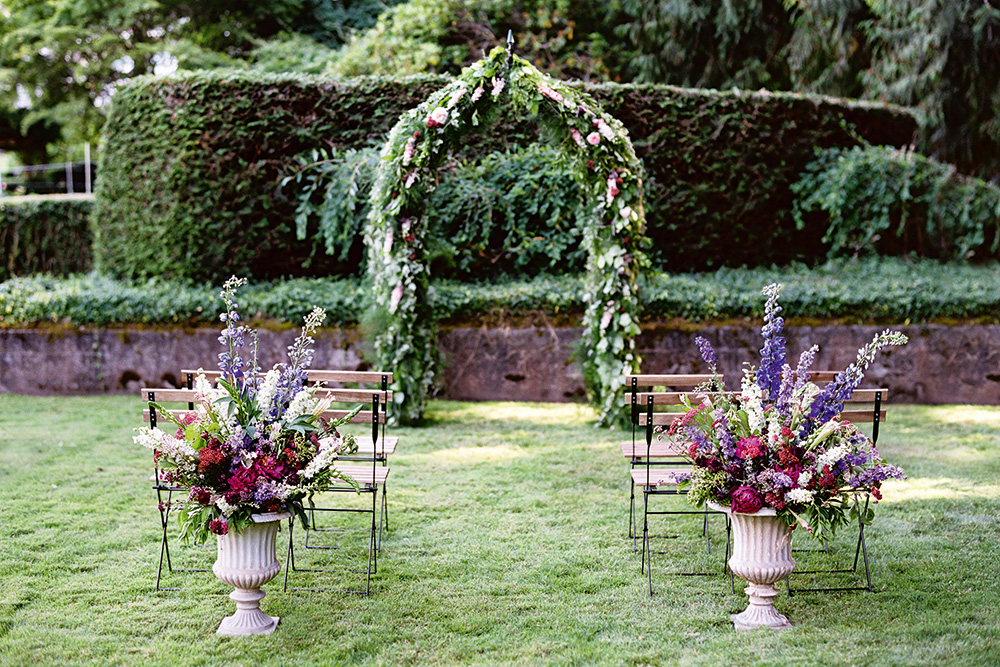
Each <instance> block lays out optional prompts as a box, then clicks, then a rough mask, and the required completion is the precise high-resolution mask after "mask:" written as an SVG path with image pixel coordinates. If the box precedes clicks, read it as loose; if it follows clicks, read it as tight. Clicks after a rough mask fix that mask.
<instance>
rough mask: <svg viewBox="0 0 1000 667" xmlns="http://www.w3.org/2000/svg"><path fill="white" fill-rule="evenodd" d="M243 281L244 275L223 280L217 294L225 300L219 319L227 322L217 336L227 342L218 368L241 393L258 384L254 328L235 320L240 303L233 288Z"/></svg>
mask: <svg viewBox="0 0 1000 667" xmlns="http://www.w3.org/2000/svg"><path fill="white" fill-rule="evenodd" d="M246 283H247V281H246V278H237V277H236V276H233V277H232V278H230V279H229V280H227V281H226V282H225V284H224V285H223V286H222V293H221V294H220V296H221V297H222V300H223V302H225V304H226V312H225V313H223V314H222V315H220V316H219V319H220V320H221V321H223V322H225V323H226V327H225V329H223V330H222V334H221V335H220V336H219V342H220V343H222V344H223V345H225V346H226V349H225V351H224V352H221V353H220V354H219V370H220V371H222V376H223V377H224V378H225V379H226V381H227V382H229V383H230V384H231V385H232V386H233V387H234V388H235V389H236V390H237V391H238V392H239V393H240V394H243V395H246V394H247V393H248V392H251V391H253V390H254V389H255V388H256V387H257V385H258V378H257V376H258V374H259V370H260V369H259V367H258V366H257V332H256V331H252V330H249V329H248V328H247V327H245V326H242V325H239V324H238V323H239V321H240V313H239V304H238V303H236V290H238V289H239V288H240V287H242V286H243V285H246ZM248 333H249V338H250V346H249V347H250V351H249V352H250V353H249V355H248V358H247V359H246V360H244V359H243V356H242V355H241V354H240V350H242V349H243V348H245V347H247V341H246V338H245V336H246V335H247V334H248Z"/></svg>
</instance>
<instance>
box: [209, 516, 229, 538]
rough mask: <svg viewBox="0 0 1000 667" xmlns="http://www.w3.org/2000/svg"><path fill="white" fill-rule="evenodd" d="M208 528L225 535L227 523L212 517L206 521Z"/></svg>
mask: <svg viewBox="0 0 1000 667" xmlns="http://www.w3.org/2000/svg"><path fill="white" fill-rule="evenodd" d="M208 529H209V530H210V531H212V532H213V533H215V534H216V535H225V534H226V533H228V532H229V524H228V523H226V522H225V521H223V520H222V519H212V520H211V521H209V522H208Z"/></svg>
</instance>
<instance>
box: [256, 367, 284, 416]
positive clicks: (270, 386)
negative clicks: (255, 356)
mask: <svg viewBox="0 0 1000 667" xmlns="http://www.w3.org/2000/svg"><path fill="white" fill-rule="evenodd" d="M280 378H281V373H280V372H279V371H278V370H277V369H275V368H272V369H271V370H269V371H268V372H267V374H265V375H264V379H263V380H262V381H261V383H260V387H259V388H258V389H257V407H258V408H259V409H260V411H261V412H264V413H266V412H267V411H268V409H270V407H271V403H273V402H274V397H275V395H276V394H277V393H278V380H279V379H280Z"/></svg>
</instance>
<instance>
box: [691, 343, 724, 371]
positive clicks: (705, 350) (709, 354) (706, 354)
mask: <svg viewBox="0 0 1000 667" xmlns="http://www.w3.org/2000/svg"><path fill="white" fill-rule="evenodd" d="M694 342H695V344H696V345H697V346H698V350H699V351H700V352H701V358H702V359H704V360H705V363H706V364H708V365H709V366H710V367H711V369H712V372H713V373H714V372H715V365H716V364H717V363H719V358H718V357H716V356H715V350H713V349H712V344H711V343H709V342H708V340H706V339H705V338H702V337H701V336H698V337H697V338H695V339H694Z"/></svg>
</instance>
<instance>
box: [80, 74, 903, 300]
mask: <svg viewBox="0 0 1000 667" xmlns="http://www.w3.org/2000/svg"><path fill="white" fill-rule="evenodd" d="M446 81H447V80H446V79H444V78H441V77H427V76H423V77H416V78H402V79H384V78H361V79H354V80H349V81H333V80H330V79H323V78H317V77H308V76H302V75H274V74H260V73H248V72H239V73H236V72H230V73H218V72H201V73H192V74H185V75H179V76H175V77H171V78H140V79H137V80H135V81H133V82H132V83H131V84H129V85H128V86H125V87H123V88H122V89H121V90H119V91H118V92H117V93H116V94H115V98H114V105H113V108H112V110H111V113H110V116H109V119H108V122H107V125H106V128H105V135H104V149H103V152H102V160H101V164H100V169H101V172H100V174H101V177H100V179H99V182H98V188H97V196H98V200H97V205H96V206H95V212H94V215H95V220H96V222H97V226H96V228H97V232H96V239H95V258H96V262H97V265H98V266H99V267H100V268H101V269H103V270H105V271H108V272H111V273H113V274H115V275H118V276H121V277H128V278H146V277H151V276H164V277H169V278H176V279H182V280H187V281H199V280H208V279H215V278H218V277H220V276H225V275H228V274H230V273H239V274H241V275H252V276H255V277H257V278H262V279H269V278H276V277H280V276H306V275H316V276H324V275H348V274H357V273H358V268H359V267H358V266H357V263H356V262H354V263H353V264H352V263H350V262H347V263H345V262H343V261H341V260H340V259H339V253H336V252H334V253H332V254H328V253H326V252H324V251H325V248H320V249H316V248H315V246H316V241H315V240H311V239H310V240H306V241H299V240H297V239H296V237H295V224H294V210H295V204H296V201H295V199H296V196H295V195H296V193H295V192H290V191H289V189H288V188H286V189H282V188H281V187H280V183H281V182H282V181H283V180H284V179H287V178H288V177H289V176H294V174H295V173H296V170H298V169H300V168H301V165H300V164H299V162H298V161H297V156H300V155H301V154H303V153H305V152H306V151H308V150H311V149H316V148H322V149H330V150H346V149H351V148H354V149H357V148H363V147H368V146H373V145H379V144H381V142H382V141H383V140H384V139H385V136H386V134H387V132H388V130H389V128H390V127H391V126H392V124H393V123H394V122H395V121H396V119H397V118H398V116H399V114H401V113H402V112H404V111H406V110H407V109H410V108H412V107H414V106H416V105H417V104H418V103H419V102H421V101H423V100H424V99H425V98H426V97H427V96H428V95H429V94H430V93H432V92H433V91H434V90H437V89H438V88H440V87H442V86H443V85H444V84H445V83H446ZM580 85H583V84H580ZM586 88H587V92H588V93H589V94H590V95H592V96H594V97H595V98H597V99H598V100H599V102H600V103H601V104H602V105H603V106H604V107H605V109H606V110H607V111H608V112H610V113H611V114H613V115H614V116H616V117H617V118H619V119H620V120H621V121H622V122H623V123H624V124H625V126H626V127H627V128H628V129H629V131H630V133H631V136H632V140H633V142H634V144H635V146H636V151H637V153H638V154H639V156H640V158H641V159H642V160H643V161H644V164H645V169H646V172H647V181H646V185H647V200H646V207H647V220H648V227H649V229H648V234H649V236H650V237H651V238H652V240H653V242H654V244H655V246H656V247H657V248H659V249H660V250H661V253H662V257H663V258H664V261H665V262H666V266H667V268H668V269H669V270H671V271H690V270H704V269H706V268H712V267H718V266H722V265H731V266H739V265H742V264H750V265H760V264H769V263H772V262H779V263H784V262H787V261H791V260H811V259H815V258H817V257H821V256H823V255H824V253H825V251H824V249H823V248H822V245H821V243H820V238H821V237H822V235H823V233H824V231H825V229H814V228H807V229H804V230H801V231H800V230H796V228H795V225H794V222H793V221H792V219H791V208H792V201H793V194H792V192H791V189H790V185H791V184H792V183H793V182H795V181H796V180H797V178H798V176H799V174H800V173H801V172H802V171H803V169H804V167H805V165H806V164H807V163H808V162H809V161H810V160H812V158H813V150H814V148H815V147H820V148H829V147H838V146H839V147H849V146H854V145H858V144H861V143H864V142H869V143H872V144H889V145H895V146H899V145H904V144H907V143H909V142H910V140H911V138H912V136H913V132H914V130H915V129H916V122H915V120H914V117H913V116H912V115H911V114H910V113H909V112H908V111H906V110H903V109H899V108H894V107H885V106H878V105H873V104H869V103H858V102H849V101H844V100H835V99H830V98H823V97H815V96H802V95H795V94H773V93H767V92H764V91H761V92H753V93H748V92H740V91H711V90H688V89H679V88H675V87H668V86H653V85H618V84H613V83H605V84H593V85H590V84H588V85H586ZM546 139H547V140H549V141H566V140H568V139H567V138H565V137H559V138H551V137H549V138H546ZM539 140H540V138H539V136H538V130H537V127H536V125H535V123H533V122H532V121H531V119H528V118H524V117H521V116H517V115H501V116H500V117H498V118H496V119H494V120H492V121H491V124H487V125H484V129H483V132H482V133H481V134H473V135H472V136H471V137H470V142H469V145H468V146H467V147H466V151H467V156H466V157H468V158H469V159H474V158H475V156H477V155H486V154H488V153H490V152H492V151H499V150H504V149H506V148H508V147H510V146H524V145H528V144H531V143H535V142H538V141H539ZM459 157H461V156H459ZM314 251H315V255H314ZM310 258H311V261H309V260H310Z"/></svg>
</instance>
